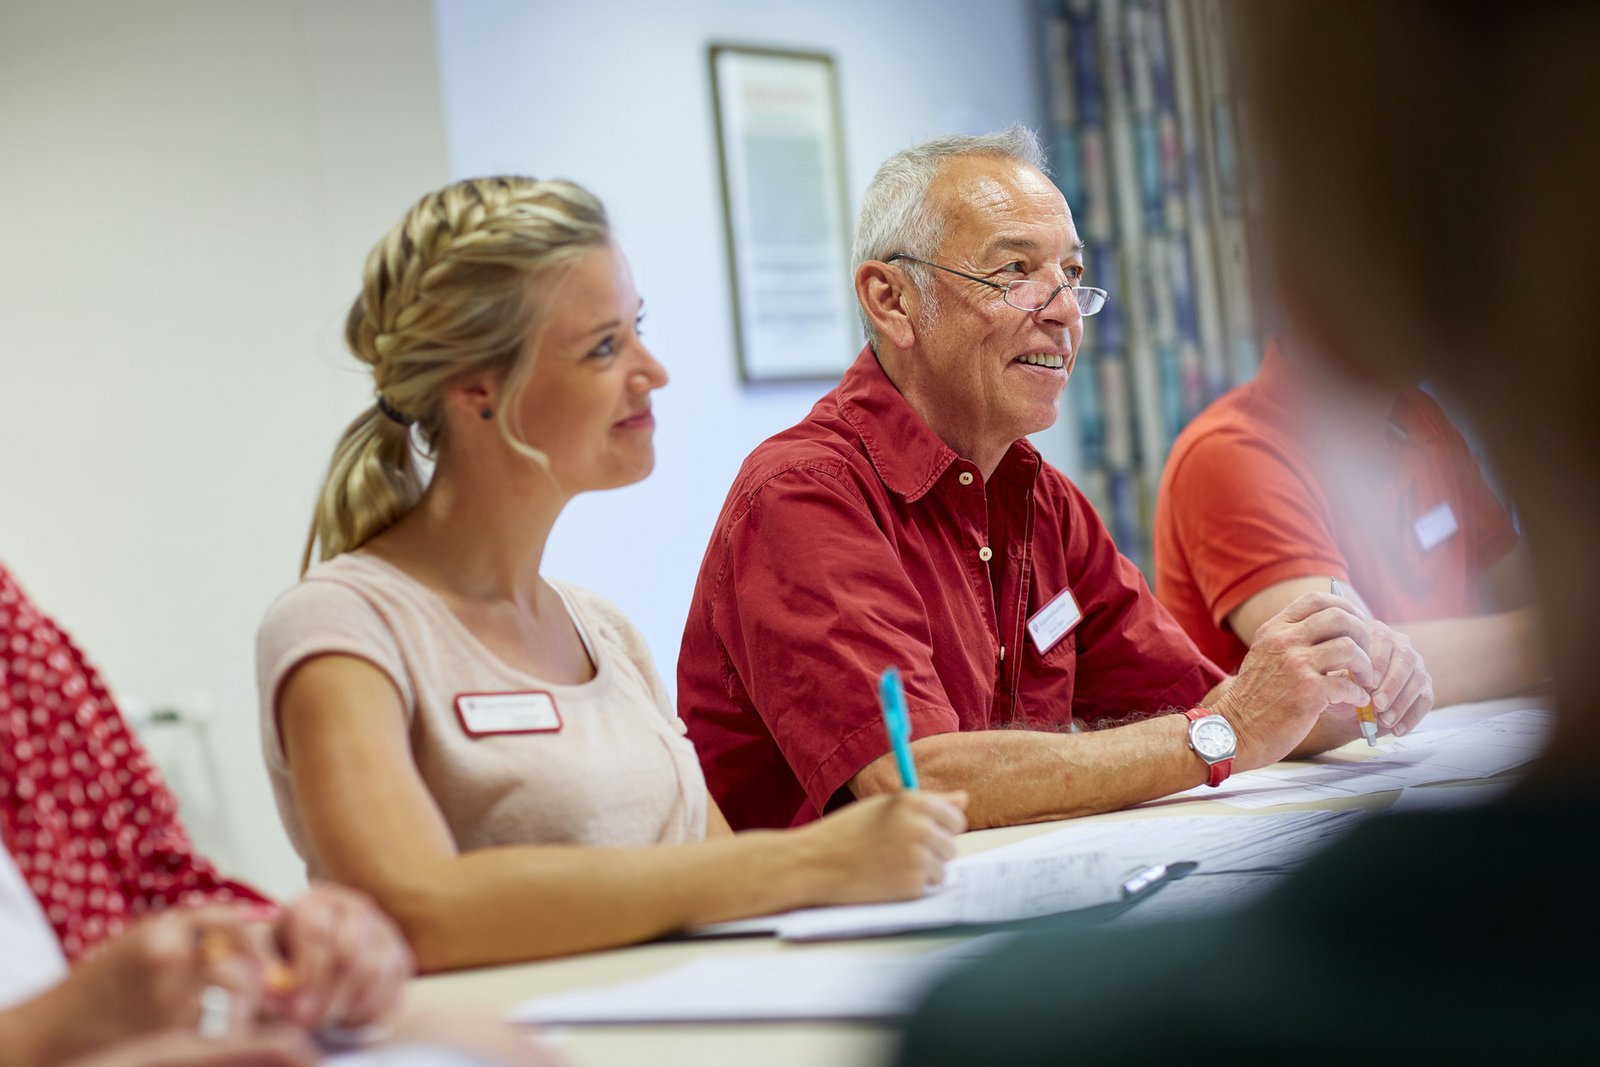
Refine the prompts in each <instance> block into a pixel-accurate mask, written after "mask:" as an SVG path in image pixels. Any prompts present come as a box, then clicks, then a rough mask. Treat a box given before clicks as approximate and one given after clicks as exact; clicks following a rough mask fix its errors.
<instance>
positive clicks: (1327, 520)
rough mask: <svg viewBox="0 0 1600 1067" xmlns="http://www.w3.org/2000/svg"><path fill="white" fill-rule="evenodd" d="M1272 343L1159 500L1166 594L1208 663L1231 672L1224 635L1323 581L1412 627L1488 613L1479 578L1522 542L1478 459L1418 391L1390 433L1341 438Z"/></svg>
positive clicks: (1161, 581)
mask: <svg viewBox="0 0 1600 1067" xmlns="http://www.w3.org/2000/svg"><path fill="white" fill-rule="evenodd" d="M1319 415H1320V412H1319V409H1318V407H1317V398H1316V396H1315V394H1314V393H1313V391H1312V390H1311V388H1310V387H1309V386H1308V385H1307V384H1306V383H1304V382H1302V381H1301V379H1300V376H1299V374H1298V372H1297V371H1296V369H1295V367H1294V365H1293V364H1292V363H1290V362H1288V361H1287V360H1285V359H1284V358H1283V357H1282V356H1281V355H1279V353H1278V352H1277V349H1276V347H1275V346H1273V345H1269V346H1268V350H1267V357H1266V359H1265V360H1264V361H1263V363H1262V366H1261V371H1260V373H1259V374H1258V375H1257V377H1256V379H1255V381H1253V382H1249V383H1246V384H1245V385H1242V386H1240V387H1238V388H1237V389H1234V390H1232V391H1231V392H1229V393H1228V394H1227V395H1225V396H1223V397H1222V398H1220V399H1219V400H1217V401H1216V403H1214V404H1212V405H1211V406H1210V407H1209V408H1207V409H1206V410H1205V411H1203V412H1201V413H1200V415H1199V417H1198V418H1196V419H1195V420H1194V422H1192V423H1190V424H1189V426H1188V427H1187V428H1186V429H1185V430H1184V431H1183V432H1182V433H1181V434H1179V435H1178V439H1177V441H1176V442H1174V443H1173V446H1172V452H1171V454H1170V455H1169V456H1168V458H1167V466H1166V470H1165V471H1164V472H1163V474H1162V478H1161V489H1160V493H1159V496H1158V499H1157V502H1156V521H1155V557H1156V595H1157V596H1158V597H1159V598H1160V599H1161V601H1162V603H1164V604H1165V605H1166V606H1167V608H1168V610H1170V611H1171V612H1172V614H1173V615H1174V616H1175V617H1176V618H1177V620H1178V622H1179V623H1180V624H1182V626H1183V628H1184V629H1185V630H1187V631H1188V632H1189V636H1191V637H1192V638H1194V641H1195V643H1196V644H1197V645H1199V646H1200V651H1202V652H1204V653H1205V654H1206V655H1207V656H1209V657H1211V659H1213V660H1214V661H1216V663H1217V664H1218V665H1220V666H1221V667H1223V668H1224V669H1226V670H1230V671H1231V670H1235V669H1237V668H1238V666H1239V662H1240V660H1242V659H1243V658H1244V654H1245V652H1246V646H1245V644H1244V642H1243V641H1241V640H1239V638H1238V637H1237V636H1236V635H1235V634H1234V632H1233V630H1232V629H1231V628H1230V627H1229V626H1228V623H1227V618H1228V615H1229V613H1231V612H1232V611H1233V610H1234V609H1235V608H1237V607H1238V606H1239V605H1240V604H1243V603H1244V602H1245V601H1246V600H1248V599H1250V597H1252V596H1254V595H1255V594H1256V593H1259V592H1260V591H1261V590H1263V589H1265V588H1267V587H1268V586H1271V585H1275V584H1277V583H1278V582H1282V581H1288V580H1289V579H1293V578H1304V577H1308V576H1312V575H1317V576H1320V575H1328V576H1330V577H1337V578H1339V579H1340V581H1341V582H1346V583H1348V584H1350V585H1352V586H1354V588H1355V590H1356V591H1357V592H1358V593H1359V594H1360V595H1361V596H1362V598H1364V599H1365V601H1366V603H1367V606H1368V608H1370V609H1371V611H1372V613H1373V615H1374V616H1375V617H1376V618H1379V619H1383V620H1384V621H1385V622H1390V623H1397V624H1403V623H1407V622H1417V621H1421V620H1426V619H1444V618H1459V617H1461V616H1467V615H1475V614H1478V613H1479V611H1480V601H1479V578H1480V576H1481V575H1482V573H1483V571H1484V569H1485V568H1487V567H1489V566H1491V565H1492V564H1493V563H1495V562H1496V561H1497V560H1499V559H1500V558H1501V557H1503V556H1504V555H1505V554H1506V553H1507V552H1509V551H1510V550H1511V549H1512V548H1513V547H1515V545H1516V543H1517V540H1518V537H1517V532H1516V529H1515V527H1514V526H1513V524H1512V521H1511V518H1510V516H1509V515H1508V514H1507V513H1506V510H1505V508H1504V507H1503V506H1502V505H1501V503H1500V501H1499V499H1498V498H1497V497H1496V496H1495V495H1494V492H1493V491H1492V490H1491V489H1490V488H1489V486H1488V485H1487V483H1486V482H1485V481H1484V478H1483V472H1482V471H1481V470H1480V469H1479V467H1478V463H1477V459H1476V458H1475V457H1474V456H1473V454H1472V452H1471V450H1470V449H1469V448H1468V447H1467V443H1466V441H1464V440H1463V439H1462V437H1461V434H1460V433H1459V432H1458V431H1457V430H1456V428H1455V427H1454V426H1452V425H1451V423H1450V420H1449V418H1448V417H1446V415H1445V413H1444V411H1443V410H1442V409H1441V408H1440V407H1439V405H1438V404H1437V403H1436V402H1435V401H1434V400H1433V398H1432V397H1430V396H1428V395H1427V394H1426V393H1424V392H1423V391H1422V390H1420V389H1414V388H1408V389H1403V390H1401V391H1400V393H1399V395H1398V396H1397V397H1396V398H1395V402H1394V407H1393V409H1392V410H1391V412H1390V414H1389V418H1388V422H1387V425H1384V424H1381V423H1377V422H1376V421H1374V422H1373V423H1371V424H1367V425H1360V424H1354V423H1347V424H1345V425H1342V426H1339V427H1336V428H1335V427H1331V426H1329V425H1328V421H1329V420H1327V419H1326V418H1319Z"/></svg>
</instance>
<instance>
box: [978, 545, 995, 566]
mask: <svg viewBox="0 0 1600 1067" xmlns="http://www.w3.org/2000/svg"><path fill="white" fill-rule="evenodd" d="M978 558H979V559H981V560H983V561H984V562H985V563H988V562H989V561H990V560H991V559H993V558H994V553H993V552H991V551H990V550H989V546H988V545H984V546H983V547H982V548H980V549H978Z"/></svg>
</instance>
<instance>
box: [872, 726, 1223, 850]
mask: <svg viewBox="0 0 1600 1067" xmlns="http://www.w3.org/2000/svg"><path fill="white" fill-rule="evenodd" d="M1188 727H1189V723H1188V720H1186V719H1184V718H1183V717H1182V716H1181V715H1161V716H1157V717H1155V718H1152V719H1147V720H1144V721H1141V722H1135V723H1129V724H1128V725H1126V726H1118V727H1114V728H1111V729H1107V730H1099V731H1089V732H1085V733H1059V734H1056V733H1040V732H1037V731H1032V730H975V731H971V732H967V733H949V734H935V735H933V736H931V737H924V738H919V739H918V740H916V741H914V742H913V743H912V745H911V751H912V755H913V756H914V757H915V759H916V762H917V774H918V777H919V778H920V779H921V784H922V786H923V788H925V789H935V790H955V789H965V790H966V791H967V794H968V797H969V800H968V804H967V823H968V825H969V826H970V827H971V828H972V829H982V828H984V827H990V826H1014V825H1017V824H1019V823H1029V822H1043V821H1045V820H1048V819H1068V818H1074V817H1076V816H1079V815H1094V814H1098V813H1100V812H1104V811H1117V810H1119V809H1121V808H1126V807H1131V806H1132V805H1134V804H1139V803H1142V802H1144V801H1146V800H1154V799H1156V798H1157V797H1163V796H1167V795H1168V794H1170V793H1176V792H1180V791H1182V790H1184V789H1188V788H1190V787H1192V786H1196V785H1199V784H1200V783H1201V782H1204V781H1205V780H1206V767H1205V763H1204V762H1203V761H1202V760H1201V759H1200V758H1199V757H1198V756H1196V755H1195V754H1194V753H1193V752H1191V751H1190V749H1189V743H1188ZM849 785H850V788H851V790H852V791H853V792H854V793H855V795H856V796H858V797H864V796H870V795H872V794H874V793H881V792H887V791H889V790H892V789H897V788H899V777H898V775H897V773H896V771H895V766H894V759H893V757H892V756H883V757H880V758H879V759H876V760H874V761H873V762H872V763H870V764H868V765H867V766H866V767H865V768H863V769H862V770H861V772H860V773H859V774H857V775H856V776H855V777H854V778H852V779H851V780H850V783H849Z"/></svg>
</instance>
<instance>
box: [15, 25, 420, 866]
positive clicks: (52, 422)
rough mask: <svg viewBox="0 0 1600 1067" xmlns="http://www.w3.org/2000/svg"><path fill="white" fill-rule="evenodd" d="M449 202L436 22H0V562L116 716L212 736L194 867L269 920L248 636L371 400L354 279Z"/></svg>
mask: <svg viewBox="0 0 1600 1067" xmlns="http://www.w3.org/2000/svg"><path fill="white" fill-rule="evenodd" d="M445 178H446V157H445V142H444V131H443V125H442V117H441V112H440V104H439V92H438V74H437V67H436V62H435V53H434V46H433V25H432V12H431V9H430V8H429V7H428V5H427V4H426V2H425V0H409V2H403V3H400V2H389V0H362V2H349V0H340V2H336V3H327V2H319V0H296V2H281V3H270V4H269V3H215V2H210V0H193V2H187V3H186V2H175V0H139V2H138V3H126V2H124V0H100V2H75V0H73V2H52V3H48V4H47V3H13V2H9V0H7V2H5V3H3V5H0V197H3V203H4V219H5V223H4V229H3V233H4V238H3V240H4V245H3V254H0V400H3V408H0V411H3V414H0V560H3V561H4V562H5V563H6V564H7V565H8V566H9V567H11V568H12V570H13V571H14V573H15V574H16V575H17V576H18V577H19V579H20V580H21V582H22V583H23V585H24V587H25V588H27V589H28V590H29V591H30V592H31V593H32V594H33V596H34V598H35V599H36V600H37V601H39V603H40V604H41V605H42V606H43V607H44V609H45V610H46V611H47V612H50V613H51V614H53V615H54V616H55V617H56V618H57V619H58V620H59V621H60V622H61V623H62V625H63V626H65V627H66V628H67V629H68V631H69V632H70V633H72V634H73V635H74V636H75V637H76V638H77V640H78V642H79V644H80V645H81V646H83V647H84V648H85V649H86V650H87V652H88V654H89V655H90V657H91V658H92V659H93V661H94V662H96V663H97V664H98V665H99V666H100V667H101V668H102V670H103V671H104V673H105V675H106V677H107V679H108V681H109V682H110V684H111V686H112V689H113V691H114V692H116V693H118V694H119V695H121V696H124V697H136V698H139V699H142V700H144V701H149V702H152V703H157V704H160V703H167V702H173V701H177V702H182V703H185V704H190V705H193V704H196V703H200V704H210V705H211V706H212V707H213V708H214V709H215V718H214V723H213V728H212V733H213V737H214V740H215V742H216V745H217V747H218V748H219V749H220V750H221V755H222V759H221V763H222V770H223V774H224V777H225V780H226V782H227V793H226V799H227V802H228V809H229V814H230V816H231V820H232V822H233V824H234V831H233V833H232V834H230V835H227V840H226V841H220V840H215V839H213V840H208V841H207V842H206V844H207V845H208V847H209V848H210V849H211V850H212V851H214V852H215V853H217V854H218V858H219V859H220V860H222V861H224V862H226V863H227V864H228V865H229V866H230V868H231V869H232V870H235V871H238V872H240V873H242V874H244V875H246V876H247V877H250V878H252V879H254V880H256V881H258V882H260V883H261V884H263V885H264V886H265V887H267V888H269V889H272V890H274V891H279V892H281V891H283V890H284V889H286V888H290V887H292V886H294V885H296V884H298V883H299V882H300V881H301V876H300V872H299V866H298V863H297V862H296V861H295V860H294V858H293V853H292V852H291V851H290V850H289V847H288V844H287V842H286V840H285V839H284V837H283V832H282V829H281V827H280V824H279V822H278V818H277V814H276V812H275V811H274V810H273V808H272V802H271V798H270V794H269V793H268V791H267V787H266V776H265V773H264V772H263V771H262V769H261V759H260V755H259V750H258V746H257V742H256V733H255V730H256V710H255V707H256V696H255V682H254V677H255V675H254V662H253V657H254V635H255V627H256V623H257V621H258V620H259V619H260V617H261V613H262V612H263V611H264V610H265V608H266V605H267V603H268V602H269V601H270V600H271V598H272V597H273V596H275V595H276V594H277V593H278V592H279V591H280V590H281V589H283V588H284V587H286V586H287V585H289V584H290V583H291V582H292V581H293V580H294V578H295V576H296V569H297V566H298V558H299V546H300V542H301V539H302V537H303V536H304V529H305V524H306V521H307V519H308V518H309V515H310V505H311V501H312V498H313V495H314V493H315V489H316V485H317V483H318V480H319V476H320V472H321V468H322V467H323V466H324V465H325V464H326V462H327V457H328V453H329V450H330V449H331V447H332V442H333V439H334V437H335V435H336V433H337V431H338V430H339V428H340V426H341V425H342V423H343V422H344V421H345V420H347V419H348V418H349V416H350V413H352V412H353V411H354V410H355V408H356V407H357V406H358V405H359V404H360V403H361V402H362V398H363V397H364V396H366V395H367V393H368V392H369V387H368V386H367V385H366V384H364V383H363V382H362V381H361V380H360V378H359V377H358V376H356V375H354V374H352V373H351V372H350V371H349V369H348V366H349V363H350V360H349V359H348V357H345V356H344V355H342V350H341V347H340V342H339V339H338V328H339V323H340V321H341V320H342V317H343V312H344V309H345V307H347V306H348V304H349V301H350V299H351V298H352V297H353V296H354V295H355V292H356V289H357V286H358V285H359V281H360V267H361V261H362V258H363V257H364V255H365V253H366V249H367V248H368V247H369V246H370V245H371V244H372V242H373V241H374V240H375V239H376V237H377V236H378V235H379V234H380V233H382V232H383V230H385V229H387V228H388V226H389V225H390V223H391V222H392V220H393V219H394V218H395V217H397V216H398V215H399V213H400V212H401V210H403V209H404V207H405V206H406V205H407V204H408V203H409V202H410V201H411V200H413V199H415V197H416V196H417V195H418V194H419V193H420V192H421V191H422V190H424V189H426V188H428V187H430V186H433V185H437V184H439V183H440V182H442V181H444V180H445ZM190 814H191V822H192V823H193V824H194V826H195V829H196V831H197V836H198V835H199V832H200V831H202V830H204V829H207V828H209V827H210V825H211V824H210V821H209V816H210V814H211V813H210V812H209V811H206V810H196V811H192V812H191V813H190Z"/></svg>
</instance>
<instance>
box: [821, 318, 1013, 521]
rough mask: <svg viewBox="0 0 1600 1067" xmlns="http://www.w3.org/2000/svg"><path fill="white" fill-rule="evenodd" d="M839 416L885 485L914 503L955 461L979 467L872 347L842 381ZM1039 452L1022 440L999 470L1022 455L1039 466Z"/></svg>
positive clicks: (857, 357) (1006, 457)
mask: <svg viewBox="0 0 1600 1067" xmlns="http://www.w3.org/2000/svg"><path fill="white" fill-rule="evenodd" d="M839 414H840V416H841V417H842V418H843V419H844V420H845V421H846V422H848V423H849V424H850V425H851V427H852V428H854V430H855V431H856V433H857V434H859V435H860V436H861V444H862V446H863V447H864V448H865V449H866V452H867V458H868V459H869V460H871V461H872V466H873V469H875V470H876V471H877V472H878V477H879V478H882V479H883V484H884V485H887V486H888V487H889V488H890V489H891V490H892V491H893V492H894V493H896V494H897V495H899V496H902V497H905V499H906V501H907V502H908V503H914V502H915V501H917V500H919V499H920V498H921V497H923V496H924V495H926V494H927V492H928V490H930V489H932V488H933V486H934V485H935V483H937V482H938V480H939V479H940V478H941V477H942V476H943V475H944V472H945V471H947V470H949V469H950V465H951V464H952V463H960V464H964V465H965V466H967V467H970V468H972V470H973V471H974V472H976V470H977V466H976V465H975V464H973V463H972V461H971V460H967V459H963V458H962V457H961V456H959V455H957V454H956V452H955V450H954V449H952V448H951V447H950V446H949V445H947V444H945V443H944V441H943V439H941V438H940V437H939V435H938V434H936V433H934V432H933V430H932V428H931V427H929V426H928V424H927V423H926V422H924V421H923V419H922V416H921V415H919V414H917V411H916V409H915V408H913V407H912V406H911V404H910V402H909V401H907V400H906V398H905V397H904V396H902V395H901V393H900V390H899V389H897V388H895V384H894V382H892V381H890V380H889V376H888V375H887V374H885V373H884V370H883V367H882V366H881V365H880V364H879V363H878V357H877V356H876V355H875V354H874V353H873V351H872V346H871V345H868V346H866V347H865V348H863V349H862V350H861V354H860V355H858V356H856V361H855V362H854V363H853V364H851V365H850V369H849V370H847V371H845V374H844V378H843V379H842V380H841V381H840V382H839ZM1037 455H1038V452H1037V450H1036V449H1035V448H1034V447H1033V445H1032V444H1030V443H1029V442H1028V441H1027V440H1026V439H1020V440H1018V441H1017V442H1015V443H1014V444H1013V445H1012V446H1011V448H1010V450H1009V451H1007V453H1006V455H1005V458H1004V459H1003V460H1001V462H1000V468H998V469H1005V468H1007V467H1009V466H1010V465H1011V464H1012V463H1013V462H1015V461H1017V460H1019V459H1020V460H1023V461H1024V462H1025V463H1026V464H1027V466H1029V467H1031V468H1034V469H1036V468H1037V466H1038V464H1037V462H1036V458H1037Z"/></svg>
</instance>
